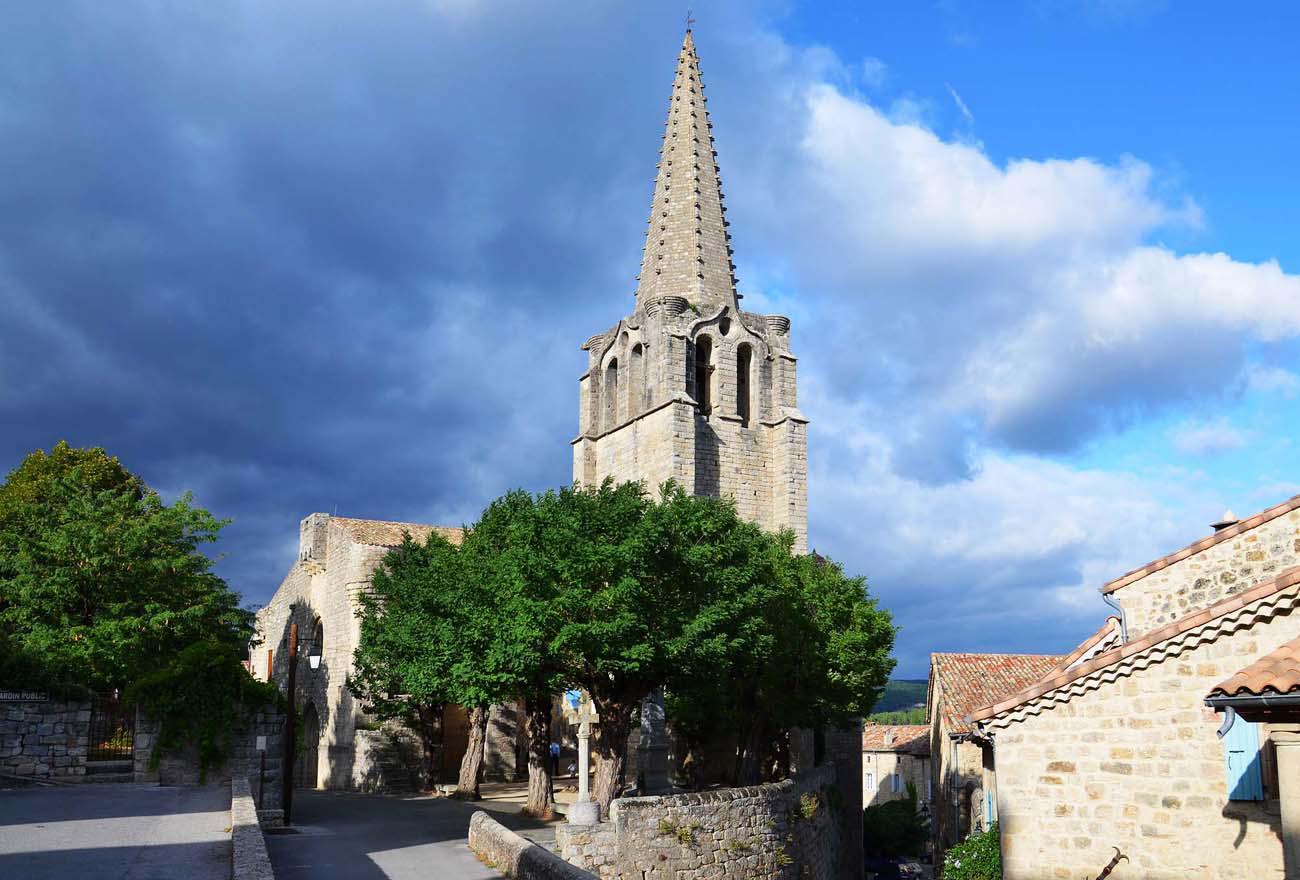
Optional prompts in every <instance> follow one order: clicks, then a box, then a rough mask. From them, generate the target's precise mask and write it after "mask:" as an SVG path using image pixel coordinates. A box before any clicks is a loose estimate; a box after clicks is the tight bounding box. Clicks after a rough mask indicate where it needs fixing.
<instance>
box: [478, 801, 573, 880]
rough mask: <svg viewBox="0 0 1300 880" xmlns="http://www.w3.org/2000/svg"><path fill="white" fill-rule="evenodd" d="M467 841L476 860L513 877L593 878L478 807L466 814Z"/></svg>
mask: <svg viewBox="0 0 1300 880" xmlns="http://www.w3.org/2000/svg"><path fill="white" fill-rule="evenodd" d="M467 843H468V845H469V848H470V851H471V852H473V853H474V855H475V857H476V858H477V859H478V860H479V861H480V862H482V863H483V864H485V865H487V866H488V867H489V868H493V869H495V870H497V871H500V872H501V873H502V874H503V875H504V876H506V877H511V878H514V880H595V876H594V875H592V874H589V873H587V872H586V871H583V870H582V869H580V868H577V867H575V866H573V865H570V864H569V863H568V862H566V861H564V860H563V859H562V858H560V857H559V856H557V855H555V853H553V852H551V851H550V850H546V849H543V848H542V847H540V846H538V845H537V844H535V843H533V842H531V841H529V840H525V839H524V838H523V837H520V836H519V835H518V834H516V833H515V832H513V831H511V830H510V829H509V828H507V827H505V826H504V825H502V824H501V823H500V822H498V821H497V820H495V819H493V818H492V817H491V816H489V815H488V814H487V813H485V812H483V811H482V810H479V811H478V812H477V813H475V814H474V815H473V816H471V817H470V820H469V836H468V840H467Z"/></svg>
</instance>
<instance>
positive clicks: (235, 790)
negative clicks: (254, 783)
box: [230, 776, 275, 880]
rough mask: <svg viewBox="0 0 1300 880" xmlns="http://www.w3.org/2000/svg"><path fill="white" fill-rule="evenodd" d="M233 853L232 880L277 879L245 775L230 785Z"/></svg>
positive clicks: (233, 780) (231, 844)
mask: <svg viewBox="0 0 1300 880" xmlns="http://www.w3.org/2000/svg"><path fill="white" fill-rule="evenodd" d="M230 851H231V875H230V876H231V878H232V880H275V872H274V871H273V870H272V869H271V857H270V855H269V854H268V853H267V851H266V838H264V837H263V836H262V828H261V826H260V825H259V824H258V822H257V805H256V804H255V803H254V802H253V793H252V790H251V789H250V788H249V786H248V780H247V779H244V778H243V777H242V776H236V777H235V778H234V779H232V780H231V782H230Z"/></svg>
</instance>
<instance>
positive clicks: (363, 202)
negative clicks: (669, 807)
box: [0, 0, 1300, 677]
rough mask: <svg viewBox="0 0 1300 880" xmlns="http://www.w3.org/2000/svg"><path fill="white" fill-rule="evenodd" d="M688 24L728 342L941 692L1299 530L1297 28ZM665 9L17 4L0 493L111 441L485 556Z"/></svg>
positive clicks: (631, 139)
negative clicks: (22, 476)
mask: <svg viewBox="0 0 1300 880" xmlns="http://www.w3.org/2000/svg"><path fill="white" fill-rule="evenodd" d="M1220 9H1221V7H1217V6H1216V5H1214V4H1208V3H1200V4H1177V5H1176V4H1165V3H1144V2H1138V0H1132V2H1124V0H1074V2H1069V0H1061V2H1046V0H1038V2H1023V3H1015V2H1010V3H1001V4H976V3H962V2H941V3H909V4H903V3H897V4H865V3H849V2H841V3H825V2H820V3H815V4H814V3H778V2H756V3H741V2H710V3H696V4H695V18H696V20H697V24H696V41H697V45H698V47H699V51H700V54H701V59H702V64H703V69H704V79H705V83H706V86H707V88H708V91H709V96H710V110H711V111H712V113H713V120H714V122H715V136H716V139H717V147H718V151H719V161H720V164H721V168H722V176H723V181H724V184H725V188H726V194H727V200H728V209H729V216H730V219H731V221H732V232H733V234H734V236H735V245H736V250H737V263H738V264H739V272H738V274H739V276H740V287H741V290H742V291H743V292H745V294H746V300H745V304H746V306H748V307H751V308H755V309H758V310H762V311H782V312H785V313H787V314H789V315H790V316H791V317H792V319H793V322H794V326H793V340H794V347H795V350H796V352H797V353H798V354H800V356H801V360H800V375H801V390H800V393H801V405H802V407H803V409H804V410H805V412H806V413H807V414H808V415H809V417H810V418H811V420H812V423H811V432H810V440H809V452H810V471H811V476H810V543H811V544H812V546H814V547H816V548H817V549H818V550H819V551H821V552H823V553H827V554H829V555H831V556H834V557H836V558H838V559H841V560H843V561H844V562H845V563H846V565H847V566H848V567H849V568H850V569H851V570H853V571H855V572H861V573H863V574H865V575H867V576H868V578H869V580H870V584H871V591H872V593H873V595H875V596H877V597H878V598H879V599H880V601H881V602H882V604H884V605H886V606H887V607H890V608H891V609H893V610H894V612H895V615H896V618H897V619H898V621H899V623H900V624H901V625H902V627H903V630H902V633H901V634H900V638H899V644H898V656H899V669H898V671H899V674H901V675H905V676H909V677H910V676H921V675H923V674H924V672H925V664H926V657H927V654H928V652H930V651H932V650H998V651H1014V650H1024V651H1048V652H1063V651H1067V650H1069V649H1070V648H1071V647H1073V645H1074V644H1075V643H1077V641H1078V640H1079V639H1080V638H1082V637H1083V636H1084V635H1086V634H1087V633H1088V632H1090V631H1091V630H1092V629H1094V628H1095V627H1096V626H1097V625H1098V623H1099V622H1100V620H1101V618H1102V617H1103V616H1104V614H1105V612H1106V609H1105V606H1104V605H1102V604H1101V602H1100V599H1099V598H1098V596H1097V587H1098V586H1099V585H1100V584H1101V583H1103V582H1105V581H1106V580H1108V579H1110V578H1112V577H1115V576H1117V575H1119V574H1121V573H1123V572H1124V571H1125V570H1127V569H1129V568H1132V567H1134V566H1137V565H1140V564H1142V563H1143V562H1146V561H1148V560H1149V559H1151V558H1154V557H1156V556H1159V555H1162V554H1164V553H1166V552H1168V551H1170V550H1173V549H1176V548H1177V547H1179V546H1181V545H1182V544H1185V543H1187V542H1189V541H1191V540H1194V539H1196V538H1198V537H1200V536H1201V535H1203V534H1205V533H1206V532H1207V531H1208V523H1210V522H1212V521H1213V520H1214V519H1216V518H1217V516H1218V515H1219V514H1220V513H1221V512H1222V510H1223V509H1224V508H1225V507H1232V508H1233V509H1234V510H1236V512H1237V513H1239V514H1242V515H1245V514H1247V513H1250V512H1253V511H1255V510H1259V509H1262V508H1264V507H1267V506H1270V505H1271V504H1274V503H1277V502H1278V501H1281V500H1284V499H1285V498H1287V497H1289V496H1290V495H1293V494H1296V493H1298V492H1300V466H1298V465H1297V461H1300V456H1297V450H1296V448H1295V439H1294V438H1295V437H1296V436H1297V433H1298V432H1297V429H1298V428H1300V342H1298V340H1300V277H1298V276H1300V253H1297V247H1300V246H1298V245H1297V244H1296V242H1295V238H1294V234H1293V230H1295V229H1296V228H1300V185H1298V184H1297V183H1296V175H1295V173H1294V167H1293V161H1294V160H1293V152H1294V149H1293V145H1294V144H1295V143H1296V141H1297V134H1298V132H1297V127H1298V126H1300V121H1297V118H1296V114H1294V113H1293V112H1291V110H1292V105H1293V104H1294V96H1295V95H1296V94H1298V93H1300V65H1297V63H1296V62H1295V61H1294V60H1293V59H1292V58H1290V57H1288V55H1289V53H1291V52H1292V49H1293V46H1294V43H1295V39H1294V37H1295V33H1296V30H1297V28H1296V25H1297V22H1298V21H1300V13H1297V12H1295V11H1294V10H1293V9H1292V8H1290V7H1289V6H1287V5H1284V4H1280V3H1278V4H1259V5H1256V6H1253V7H1252V8H1251V13H1250V14H1249V15H1246V14H1240V13H1238V14H1233V15H1229V14H1225V13H1222V12H1221V11H1220ZM683 13H684V10H675V9H669V8H667V7H666V6H665V5H664V4H659V3H626V4H610V3H598V2H594V0H593V2H588V3H583V2H577V3H571V4H565V5H564V6H563V7H562V8H551V7H550V5H549V4H548V5H546V6H543V5H542V4H535V3H524V2H514V3H512V2H503V3H493V4H487V3H479V2H475V0H422V2H415V0H388V2H383V3H377V4H370V5H368V6H367V7H366V8H365V9H364V10H360V9H357V8H354V7H351V6H348V5H344V4H334V3H319V2H316V3H308V2H305V0H304V2H285V3H281V4H275V5H274V6H268V5H267V4H260V3H254V2H235V3H229V4H221V5H218V6H207V7H203V8H202V9H199V10H198V11H195V9H180V8H169V7H167V6H165V5H163V4H156V3H148V2H124V3H116V4H111V5H108V4H100V3H90V2H84V3H73V2H69V3H65V4H58V5H54V4H26V5H23V6H21V7H19V8H18V9H16V10H14V11H11V14H10V15H9V17H8V19H7V21H6V28H5V30H4V32H3V33H2V34H0V467H11V466H13V465H15V464H17V462H18V461H19V460H20V459H21V457H22V455H23V454H24V453H25V452H27V451H29V450H31V449H33V448H35V447H37V446H44V447H48V446H50V445H51V444H53V443H54V442H55V441H57V440H58V439H60V438H66V439H68V440H69V441H70V442H72V443H75V444H80V445H103V446H105V447H107V448H108V449H110V450H111V451H113V452H114V453H116V454H118V455H120V456H121V457H122V458H123V460H124V461H125V462H126V463H127V465H128V466H130V467H131V468H133V469H135V470H137V471H139V472H140V473H142V474H143V475H144V476H145V477H146V479H148V480H149V481H150V483H151V484H153V485H154V486H156V487H158V488H159V489H161V490H163V491H164V492H167V493H175V492H178V491H180V490H182V489H185V488H189V489H192V490H193V491H194V492H195V493H196V495H197V496H198V499H199V501H200V503H203V504H205V505H206V506H208V507H210V508H211V509H213V510H214V511H215V512H216V513H218V514H219V515H223V516H230V517H232V518H233V519H234V523H233V524H232V525H231V526H230V528H229V529H228V530H227V532H226V534H225V536H224V538H223V541H222V544H221V547H220V548H219V550H220V552H221V553H222V554H223V559H222V561H221V563H220V565H221V570H222V572H223V573H224V574H225V576H226V577H227V578H228V579H229V580H230V582H231V583H232V585H233V586H234V587H235V588H236V589H239V590H240V591H241V592H242V593H243V594H244V595H245V597H246V599H247V600H248V601H249V602H250V603H260V602H262V601H265V600H266V599H267V598H268V597H269V595H270V594H271V592H272V591H273V590H274V588H275V585H276V584H277V583H278V581H279V579H280V577H282V576H283V573H284V572H285V570H286V569H287V567H288V566H289V565H290V563H291V562H292V560H293V558H294V550H295V547H296V541H297V522H298V520H299V519H301V518H302V517H303V516H305V515H306V514H308V513H310V512H312V511H316V510H323V511H327V512H328V511H334V510H337V511H338V512H339V513H340V514H346V515H353V516H367V517H382V518H391V519H405V520H415V521H426V522H438V523H449V524H455V523H461V522H466V521H469V520H472V519H473V518H474V516H475V515H476V514H477V512H478V511H479V510H480V509H481V508H482V507H483V506H484V505H485V504H486V503H487V502H488V501H490V500H491V499H492V498H493V497H495V496H497V495H499V494H500V493H501V492H504V491H506V490H507V489H509V488H512V487H515V486H524V487H526V488H529V489H535V490H541V489H544V488H547V487H551V486H555V485H559V484H561V483H563V482H565V481H566V480H567V479H568V477H569V474H570V464H569V462H570V457H569V456H570V451H569V446H568V441H569V439H571V437H572V435H573V433H574V431H575V428H576V423H577V393H576V392H577V382H576V380H577V377H578V375H579V374H580V373H581V371H582V369H583V364H584V360H583V355H582V352H581V351H580V350H579V348H578V346H579V345H580V344H581V343H582V341H583V340H585V339H586V338H587V337H588V336H590V335H591V334H592V333H593V332H596V331H598V330H600V329H602V328H604V327H607V326H609V325H610V324H612V323H613V322H614V321H615V320H617V319H618V318H619V317H620V316H621V315H622V314H624V313H625V312H626V311H627V310H628V308H630V305H631V292H632V289H633V280H632V277H633V275H634V274H635V272H636V270H637V264H638V260H639V257H638V254H639V250H640V246H641V235H642V233H643V231H644V223H645V216H646V212H647V210H648V204H649V200H650V195H651V189H652V185H653V173H654V162H655V158H656V150H657V148H658V140H659V137H660V135H661V132H662V128H661V127H662V123H663V118H664V112H665V105H666V99H667V94H668V88H669V84H670V82H671V76H672V70H673V64H674V59H675V55H676V51H677V48H678V45H679V42H680V39H681V28H682V21H683V18H684V15H683Z"/></svg>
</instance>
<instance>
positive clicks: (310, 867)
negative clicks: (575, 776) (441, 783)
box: [266, 791, 554, 880]
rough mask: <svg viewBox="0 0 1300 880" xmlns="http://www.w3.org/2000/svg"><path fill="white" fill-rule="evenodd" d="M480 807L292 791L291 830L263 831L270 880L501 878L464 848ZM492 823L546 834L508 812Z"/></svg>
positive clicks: (539, 835) (445, 801) (539, 836)
mask: <svg viewBox="0 0 1300 880" xmlns="http://www.w3.org/2000/svg"><path fill="white" fill-rule="evenodd" d="M485 806H489V805H486V804H466V803H462V802H460V801H453V800H449V799H446V798H436V797H393V796H382V795H364V794H353V793H348V792H330V791H298V792H296V793H295V794H294V807H293V824H294V833H289V834H268V835H267V837H266V845H267V849H268V850H269V851H270V853H271V863H272V865H274V867H275V876H276V880H334V878H356V880H430V878H438V880H488V878H498V877H500V876H501V875H500V874H499V873H497V872H496V871H493V870H491V869H489V868H487V867H485V866H483V865H482V864H480V863H479V862H478V860H476V859H475V858H474V855H473V854H472V853H471V852H470V851H469V848H468V847H467V846H466V845H465V838H466V835H467V834H468V832H469V817H470V816H471V815H472V814H473V813H474V811H475V810H478V809H483V808H484V807H485ZM516 810H517V806H515V805H510V806H509V807H508V808H506V809H504V810H502V811H500V812H494V818H496V819H497V820H499V821H501V822H502V823H504V824H506V825H508V826H510V827H512V828H515V829H516V830H520V831H523V832H525V833H526V835H527V836H528V837H530V838H532V839H534V840H538V841H539V842H541V841H544V840H545V839H546V838H547V837H548V836H549V837H550V838H551V839H553V838H554V832H552V831H550V829H548V828H546V827H544V826H541V825H540V823H536V822H530V821H528V820H525V819H521V818H519V817H518V816H516V815H514V813H515V811H516Z"/></svg>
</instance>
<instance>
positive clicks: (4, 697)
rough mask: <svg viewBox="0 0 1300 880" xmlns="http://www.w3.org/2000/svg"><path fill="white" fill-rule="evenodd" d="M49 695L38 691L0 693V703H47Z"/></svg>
mask: <svg viewBox="0 0 1300 880" xmlns="http://www.w3.org/2000/svg"><path fill="white" fill-rule="evenodd" d="M49 700H50V695H49V694H42V693H40V692H39V691H0V703H47V702H49Z"/></svg>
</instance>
